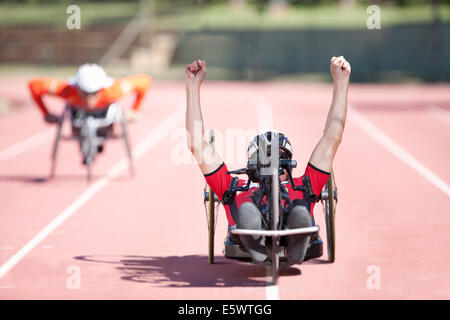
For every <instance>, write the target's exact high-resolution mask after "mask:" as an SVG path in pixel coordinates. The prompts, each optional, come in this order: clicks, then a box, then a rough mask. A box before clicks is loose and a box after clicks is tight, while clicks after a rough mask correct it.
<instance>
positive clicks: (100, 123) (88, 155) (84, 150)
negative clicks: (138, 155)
mask: <svg viewBox="0 0 450 320" xmlns="http://www.w3.org/2000/svg"><path fill="white" fill-rule="evenodd" d="M66 118H70V120H71V123H72V135H71V136H69V137H68V139H74V140H77V141H78V142H79V144H80V150H81V154H82V157H83V164H84V165H85V166H86V169H87V180H88V181H90V180H91V179H92V163H93V162H94V159H95V157H96V155H97V154H98V153H100V152H102V150H103V144H104V143H105V141H106V140H107V139H110V138H117V136H115V135H114V131H113V128H114V124H115V123H120V125H121V134H120V138H122V140H123V141H124V144H125V150H126V153H127V157H128V161H129V170H130V175H131V176H133V175H134V166H133V156H132V152H131V145H130V141H129V139H128V134H127V123H126V120H125V117H124V115H123V112H122V110H121V108H120V107H119V106H118V105H117V104H114V103H113V104H111V105H110V106H109V107H107V108H104V109H100V110H92V111H87V110H84V109H75V108H71V107H70V106H66V108H65V109H64V111H63V113H62V114H61V116H60V117H59V120H58V123H57V124H58V128H57V130H56V137H55V140H54V143H53V150H52V154H51V159H52V164H51V169H50V178H53V177H54V176H55V170H56V164H57V161H56V160H57V153H58V146H59V143H60V141H61V139H62V138H63V135H62V127H63V124H64V121H65V119H66Z"/></svg>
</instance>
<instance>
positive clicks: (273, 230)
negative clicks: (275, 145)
mask: <svg viewBox="0 0 450 320" xmlns="http://www.w3.org/2000/svg"><path fill="white" fill-rule="evenodd" d="M210 144H211V145H212V146H213V147H214V131H213V130H211V131H210ZM296 165H297V163H296V161H295V160H291V159H280V161H279V167H278V168H276V169H275V170H274V171H273V172H272V174H271V175H265V176H262V177H260V180H259V184H260V188H259V189H260V192H259V195H256V196H255V197H253V202H254V203H255V204H257V206H258V208H260V209H261V214H262V216H263V220H264V221H263V222H264V225H265V228H264V229H263V230H247V229H238V228H236V227H235V226H234V227H231V228H230V227H229V233H231V234H233V235H259V236H265V237H266V246H267V247H269V248H270V251H271V254H272V257H271V258H272V259H271V269H272V282H273V283H274V284H276V283H277V281H278V273H279V266H280V260H282V259H287V258H286V256H285V246H284V244H283V243H282V241H280V240H281V239H282V237H285V236H288V235H293V234H311V235H312V237H311V242H310V244H309V247H308V249H307V253H306V256H305V260H309V259H311V258H315V257H320V256H322V254H323V249H322V241H321V239H320V238H319V237H318V235H319V226H318V225H315V223H313V226H311V227H308V228H296V229H287V228H283V226H284V224H283V216H284V213H286V212H287V210H288V209H289V207H290V206H291V205H292V202H291V200H290V199H289V197H288V193H287V190H286V189H285V187H284V186H283V184H282V183H281V179H280V173H282V172H283V171H285V172H287V174H288V179H289V182H290V183H291V186H292V187H293V189H294V190H298V191H302V192H303V195H304V199H308V200H309V201H311V202H319V201H320V202H321V203H322V206H323V209H324V214H325V224H326V241H327V248H328V262H329V263H333V262H334V261H335V243H336V242H335V241H336V238H335V212H336V204H337V195H338V194H337V187H336V184H335V181H334V174H333V171H331V173H330V178H329V180H328V181H327V183H326V185H325V186H324V188H323V190H322V192H321V194H320V196H316V195H314V193H313V192H312V188H311V184H310V181H309V177H307V176H306V177H303V185H297V186H296V185H295V184H294V181H293V177H292V169H293V168H295V167H296ZM255 169H256V168H251V167H250V166H248V167H247V168H243V169H239V170H235V171H229V172H228V173H229V174H235V175H242V174H245V175H247V176H248V177H249V179H248V180H247V183H246V185H244V186H238V178H237V177H234V178H233V179H232V182H231V185H230V187H229V189H228V190H227V191H226V192H225V194H224V196H223V200H222V202H225V203H226V201H227V200H226V198H227V197H234V195H235V194H236V192H239V191H248V190H249V186H250V182H251V178H250V177H251V176H253V174H251V173H250V171H251V170H255ZM203 191H204V205H205V209H206V215H207V222H208V238H209V246H208V248H209V253H208V262H209V263H210V264H213V263H214V235H215V227H216V222H217V213H218V209H219V205H220V203H221V202H220V200H219V198H218V197H217V195H215V194H214V192H213V190H212V189H211V188H210V187H209V186H208V185H205V188H204V190H203ZM254 195H255V193H254ZM263 198H265V199H267V202H266V203H265V204H264V203H263V201H262V200H263ZM286 204H287V206H286ZM276 213H278V214H276ZM270 238H271V240H272V241H271V242H270ZM223 253H224V255H225V257H226V258H231V259H250V255H249V253H248V252H247V251H246V250H245V248H243V247H241V246H240V245H239V244H236V243H230V242H229V241H226V242H225V248H224V251H223Z"/></svg>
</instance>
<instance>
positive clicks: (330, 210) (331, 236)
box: [325, 169, 337, 263]
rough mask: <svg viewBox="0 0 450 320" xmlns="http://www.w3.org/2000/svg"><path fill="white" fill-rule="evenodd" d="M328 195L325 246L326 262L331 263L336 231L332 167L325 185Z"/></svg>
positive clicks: (334, 256)
mask: <svg viewBox="0 0 450 320" xmlns="http://www.w3.org/2000/svg"><path fill="white" fill-rule="evenodd" d="M325 188H326V191H327V194H328V197H327V199H326V200H325V223H326V227H327V247H328V262H329V263H333V262H334V261H335V259H336V231H335V213H336V201H337V189H336V184H335V182H334V173H333V169H332V170H331V172H330V178H329V179H328V182H327V184H326V186H325Z"/></svg>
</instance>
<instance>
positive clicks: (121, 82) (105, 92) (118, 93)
mask: <svg viewBox="0 0 450 320" xmlns="http://www.w3.org/2000/svg"><path fill="white" fill-rule="evenodd" d="M151 83H152V78H151V77H150V76H148V75H145V74H140V75H135V76H130V77H126V78H123V79H118V80H115V81H114V83H113V84H112V85H111V86H109V87H107V88H103V89H101V90H100V91H99V92H98V93H97V94H98V99H97V102H96V104H95V106H94V108H106V107H108V106H109V105H110V104H111V103H113V102H116V101H117V100H119V99H120V98H122V97H123V96H125V95H128V94H131V93H136V100H135V102H134V105H133V110H136V111H137V110H139V108H140V106H141V103H142V100H143V99H144V96H145V93H146V92H147V90H148V88H149V87H150V85H151ZM28 86H29V88H30V91H31V95H32V96H33V99H34V101H35V102H36V104H37V105H38V107H39V109H41V111H42V112H43V113H44V115H46V114H48V110H47V107H46V106H45V104H44V102H43V100H42V97H43V96H44V95H53V96H57V97H60V98H63V99H64V100H66V102H67V104H68V105H70V106H74V107H81V108H86V106H85V105H84V102H83V101H84V100H83V99H82V98H81V97H80V94H79V93H78V90H77V88H76V87H75V86H74V85H71V84H70V83H69V82H68V81H61V80H56V79H49V78H37V79H33V80H31V81H30V82H29V83H28Z"/></svg>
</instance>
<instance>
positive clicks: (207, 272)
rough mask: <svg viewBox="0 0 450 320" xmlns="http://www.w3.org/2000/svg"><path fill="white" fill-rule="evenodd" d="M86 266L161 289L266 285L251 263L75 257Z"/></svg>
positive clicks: (260, 271) (294, 272)
mask: <svg viewBox="0 0 450 320" xmlns="http://www.w3.org/2000/svg"><path fill="white" fill-rule="evenodd" d="M74 259H77V260H82V261H86V262H96V263H109V264H113V265H117V267H116V269H117V270H119V271H120V272H121V273H122V276H121V279H122V280H126V281H133V282H139V283H151V284H157V285H160V286H162V287H181V288H182V287H264V286H266V285H267V281H266V276H267V275H266V269H265V268H264V267H260V266H255V265H253V264H250V263H242V262H239V261H236V260H233V261H230V260H226V259H225V258H222V259H217V260H218V261H217V262H216V263H214V265H209V264H208V258H207V257H206V256H203V255H188V256H168V257H149V256H127V255H125V256H77V257H74ZM298 274H301V272H300V270H299V269H296V268H293V267H290V268H287V269H284V270H281V272H280V275H281V276H294V275H298Z"/></svg>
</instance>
